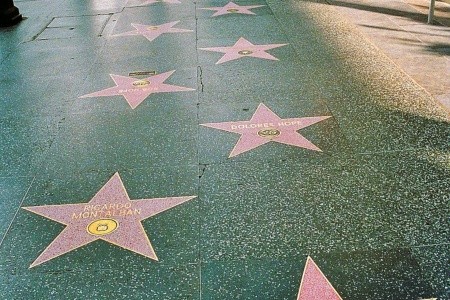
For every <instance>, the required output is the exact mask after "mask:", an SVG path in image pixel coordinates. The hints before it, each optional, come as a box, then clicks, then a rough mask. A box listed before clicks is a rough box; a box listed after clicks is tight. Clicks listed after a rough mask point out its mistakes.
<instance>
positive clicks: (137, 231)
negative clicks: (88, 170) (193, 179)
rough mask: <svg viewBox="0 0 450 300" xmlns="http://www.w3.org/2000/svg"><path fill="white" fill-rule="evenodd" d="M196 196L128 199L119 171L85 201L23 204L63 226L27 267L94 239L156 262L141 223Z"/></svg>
mask: <svg viewBox="0 0 450 300" xmlns="http://www.w3.org/2000/svg"><path fill="white" fill-rule="evenodd" d="M195 197H197V196H182V197H167V198H153V199H139V200H130V198H129V196H128V193H127V191H126V189H125V186H124V185H123V182H122V179H121V178H120V175H119V173H115V174H114V175H113V176H112V177H111V178H110V179H109V180H108V182H107V183H105V184H104V185H103V187H102V188H101V189H100V190H99V191H98V192H97V193H96V194H95V195H94V197H92V199H91V200H90V201H89V202H87V203H78V204H61V205H44V206H30V207H22V208H23V209H24V210H27V211H29V212H32V213H35V214H37V215H40V216H42V217H44V218H47V219H50V220H52V221H55V222H58V223H61V224H63V225H65V228H64V229H63V231H61V233H60V234H59V235H58V236H57V237H56V238H55V239H54V240H53V241H52V242H51V243H50V244H49V245H48V246H47V247H46V248H45V250H44V251H43V252H42V253H41V254H40V255H39V256H38V257H37V258H36V260H35V261H34V262H33V263H32V264H31V265H30V268H33V267H35V266H38V265H40V264H42V263H45V262H47V261H49V260H51V259H54V258H56V257H59V256H61V255H63V254H65V253H68V252H70V251H73V250H75V249H77V248H80V247H83V246H85V245H87V244H89V243H91V242H94V241H96V240H103V241H105V242H108V243H111V244H113V245H116V246H118V247H121V248H123V249H127V250H129V251H132V252H134V253H137V254H140V255H142V256H145V257H147V258H150V259H152V260H156V261H157V260H158V257H157V256H156V253H155V251H154V249H153V246H152V244H151V242H150V239H149V238H148V236H147V234H146V232H145V230H144V227H143V226H142V223H141V222H142V221H143V220H145V219H147V218H150V217H152V216H155V215H157V214H159V213H162V212H164V211H166V210H168V209H171V208H173V207H175V206H178V205H180V204H183V203H185V202H187V201H189V200H191V199H194V198H195Z"/></svg>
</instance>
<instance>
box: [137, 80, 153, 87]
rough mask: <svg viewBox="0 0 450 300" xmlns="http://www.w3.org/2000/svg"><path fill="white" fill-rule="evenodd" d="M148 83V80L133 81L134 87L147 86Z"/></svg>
mask: <svg viewBox="0 0 450 300" xmlns="http://www.w3.org/2000/svg"><path fill="white" fill-rule="evenodd" d="M149 84H150V81H148V80H137V81H135V82H133V86H136V87H143V86H147V85H149Z"/></svg>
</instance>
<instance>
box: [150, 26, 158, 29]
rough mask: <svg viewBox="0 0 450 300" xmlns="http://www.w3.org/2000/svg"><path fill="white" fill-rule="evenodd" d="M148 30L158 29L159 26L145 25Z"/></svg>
mask: <svg viewBox="0 0 450 300" xmlns="http://www.w3.org/2000/svg"><path fill="white" fill-rule="evenodd" d="M147 29H148V30H158V29H159V27H158V26H149V27H147Z"/></svg>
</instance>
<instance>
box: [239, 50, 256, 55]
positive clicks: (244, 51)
mask: <svg viewBox="0 0 450 300" xmlns="http://www.w3.org/2000/svg"><path fill="white" fill-rule="evenodd" d="M252 53H253V51H250V50H241V51H239V52H238V54H240V55H250V54H252Z"/></svg>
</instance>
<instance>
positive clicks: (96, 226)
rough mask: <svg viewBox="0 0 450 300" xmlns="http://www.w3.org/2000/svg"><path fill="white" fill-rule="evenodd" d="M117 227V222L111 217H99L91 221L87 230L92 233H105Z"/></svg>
mask: <svg viewBox="0 0 450 300" xmlns="http://www.w3.org/2000/svg"><path fill="white" fill-rule="evenodd" d="M117 227H119V223H117V221H116V220H113V219H100V220H96V221H94V222H92V223H91V224H89V226H88V227H87V231H88V232H89V233H90V234H92V235H106V234H110V233H112V232H113V231H114V230H116V229H117Z"/></svg>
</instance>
